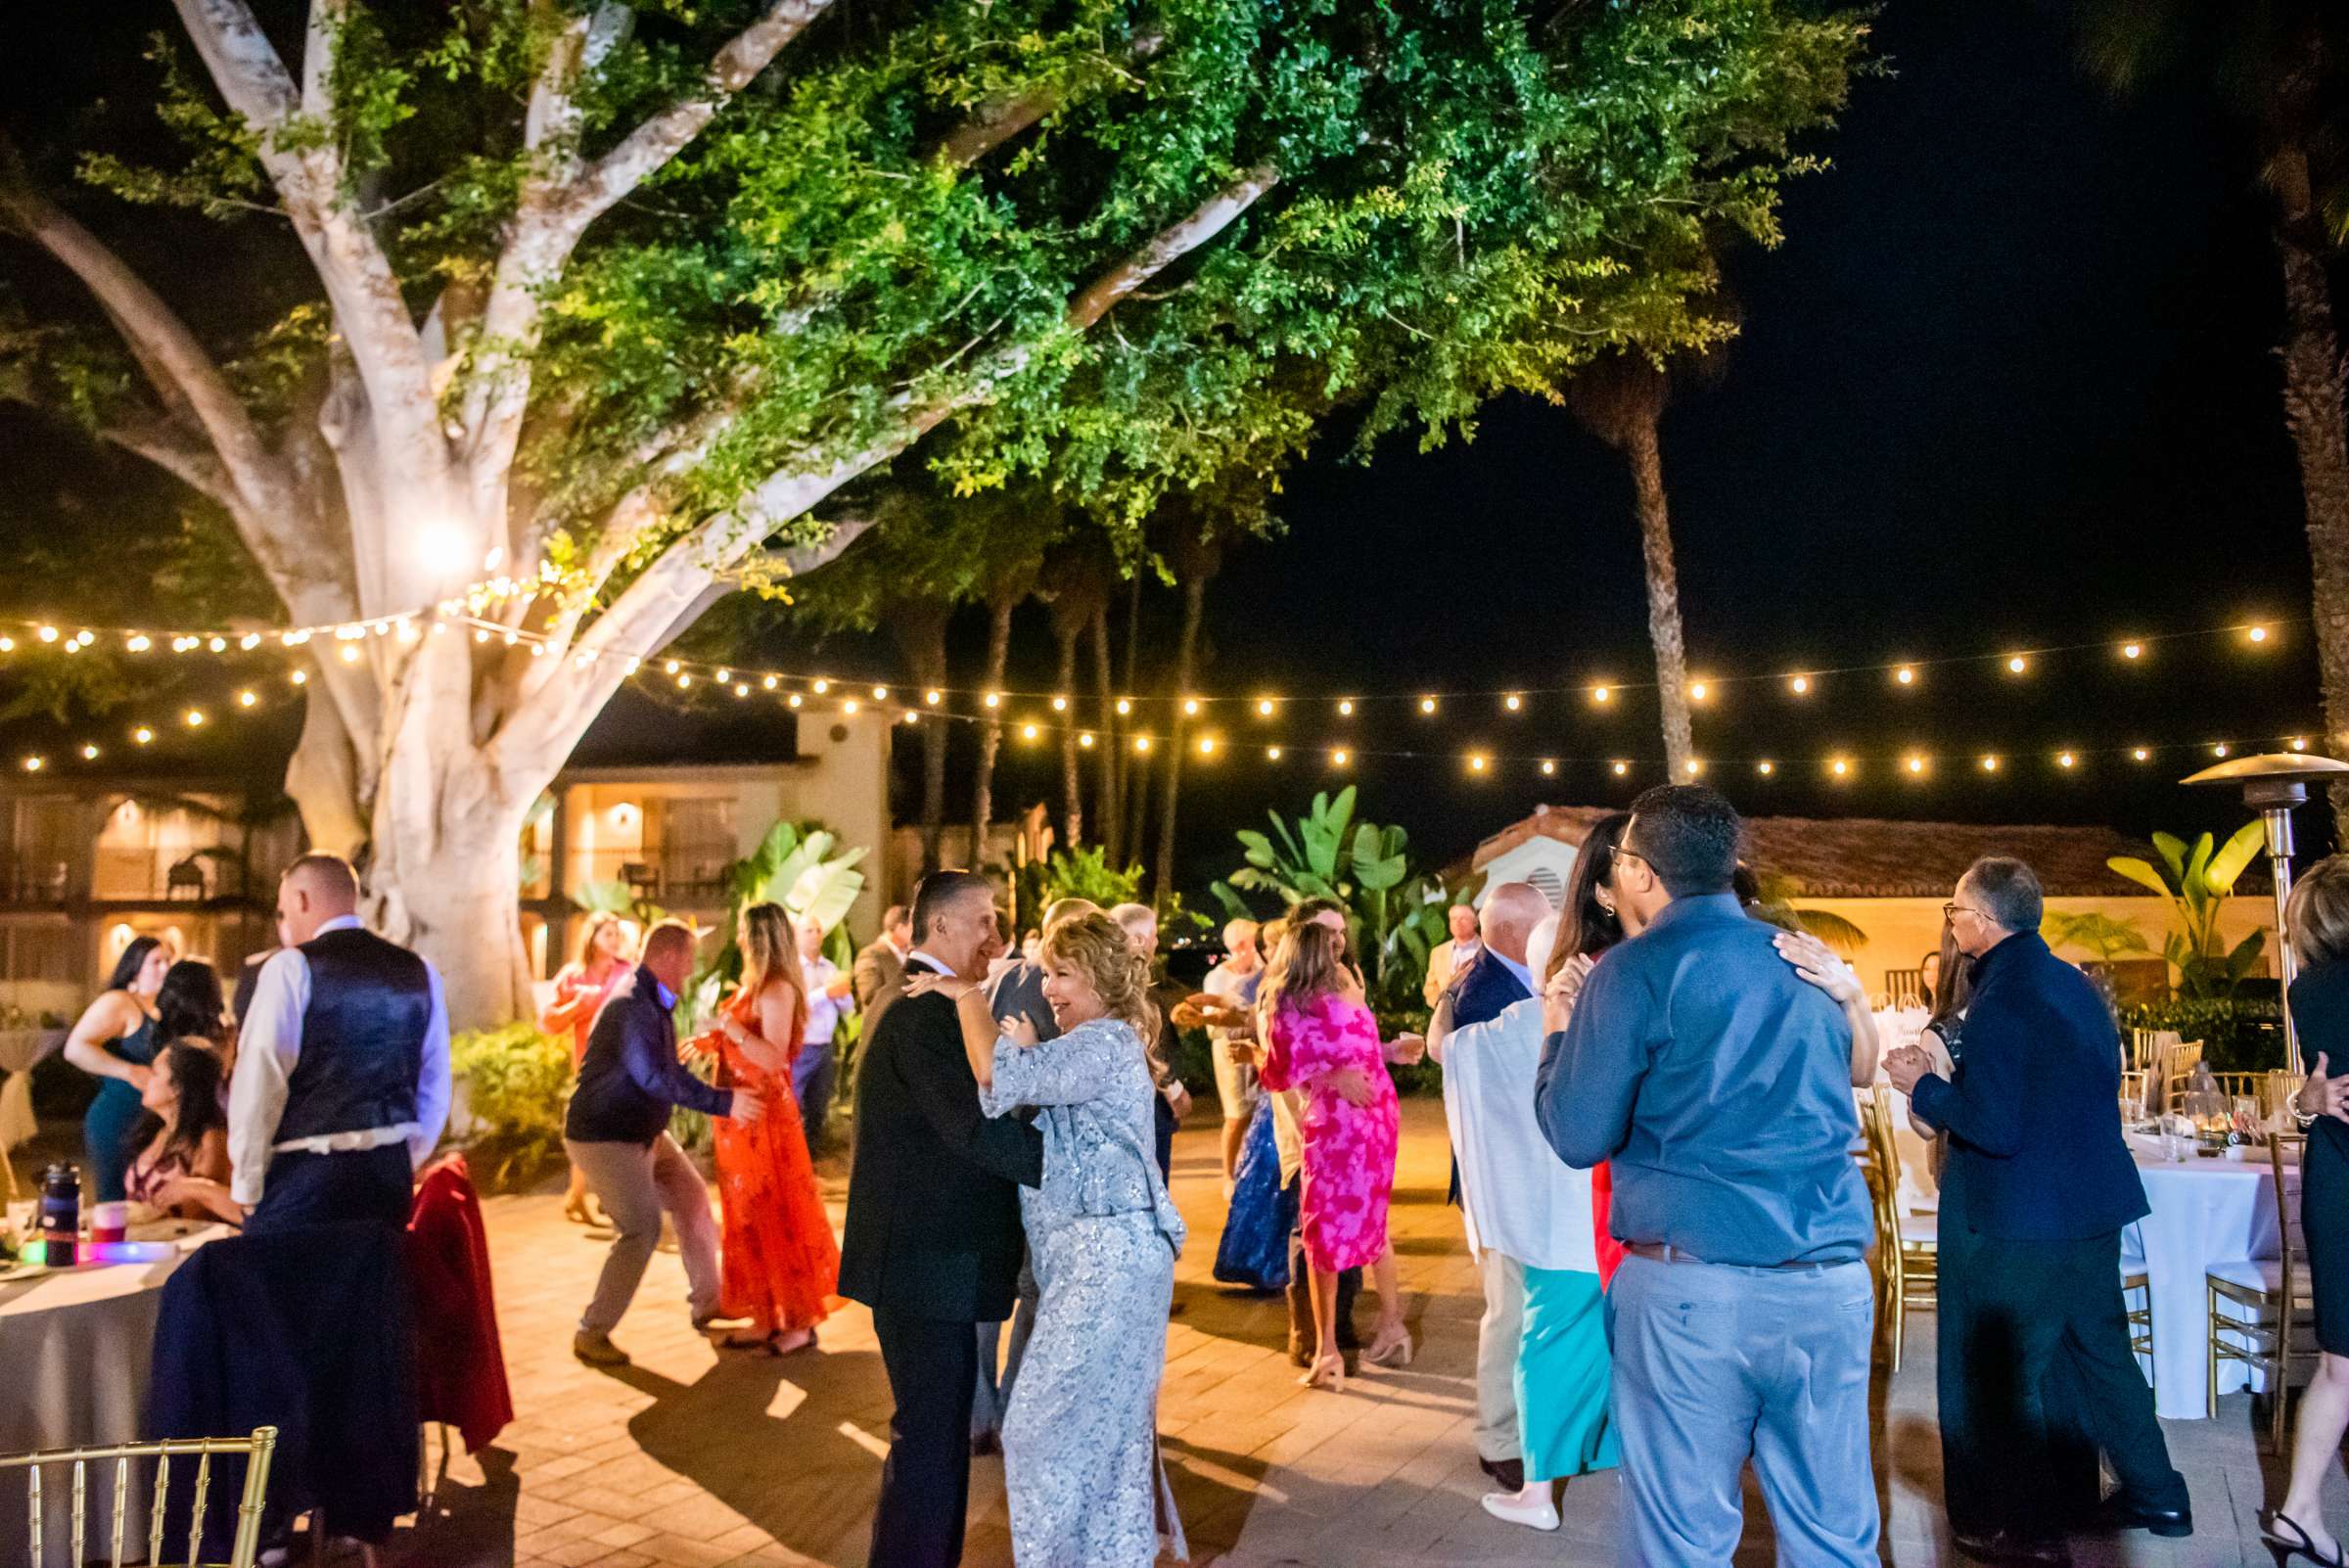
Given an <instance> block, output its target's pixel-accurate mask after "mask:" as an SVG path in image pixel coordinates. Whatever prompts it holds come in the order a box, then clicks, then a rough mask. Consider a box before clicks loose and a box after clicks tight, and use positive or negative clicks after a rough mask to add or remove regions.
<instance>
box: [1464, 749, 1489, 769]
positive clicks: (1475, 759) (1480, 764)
mask: <svg viewBox="0 0 2349 1568" xmlns="http://www.w3.org/2000/svg"><path fill="white" fill-rule="evenodd" d="M1484 770H1485V754H1484V753H1482V752H1470V753H1469V754H1468V771H1469V772H1471V773H1481V772H1483V771H1484Z"/></svg>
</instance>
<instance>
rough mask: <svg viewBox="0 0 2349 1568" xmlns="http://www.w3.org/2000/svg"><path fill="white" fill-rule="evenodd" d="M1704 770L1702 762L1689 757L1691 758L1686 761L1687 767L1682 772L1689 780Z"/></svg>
mask: <svg viewBox="0 0 2349 1568" xmlns="http://www.w3.org/2000/svg"><path fill="white" fill-rule="evenodd" d="M1704 770H1705V764H1704V763H1703V762H1702V761H1699V760H1697V759H1696V758H1693V757H1691V758H1689V759H1688V765H1687V767H1686V768H1685V769H1684V771H1685V772H1686V773H1687V774H1688V776H1689V777H1690V778H1694V777H1696V775H1697V774H1699V773H1701V772H1703V771H1704Z"/></svg>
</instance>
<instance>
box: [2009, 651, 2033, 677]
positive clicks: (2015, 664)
mask: <svg viewBox="0 0 2349 1568" xmlns="http://www.w3.org/2000/svg"><path fill="white" fill-rule="evenodd" d="M2030 668H2031V661H2030V660H2028V659H2025V658H2024V657H2023V656H2022V655H2021V654H2008V655H2007V656H2006V672H2007V673H2008V674H2010V675H2019V674H2021V673H2022V672H2023V671H2024V670H2026V669H2030Z"/></svg>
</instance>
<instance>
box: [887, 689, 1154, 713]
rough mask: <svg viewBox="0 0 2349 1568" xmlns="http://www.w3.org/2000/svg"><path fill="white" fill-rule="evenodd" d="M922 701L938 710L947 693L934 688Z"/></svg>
mask: <svg viewBox="0 0 2349 1568" xmlns="http://www.w3.org/2000/svg"><path fill="white" fill-rule="evenodd" d="M922 701H924V702H926V703H928V704H929V705H930V706H931V707H933V708H936V707H937V706H938V705H939V704H940V703H942V702H944V701H945V693H944V692H942V691H939V690H938V689H936V688H935V687H933V688H932V689H931V690H929V691H926V692H924V693H922ZM1118 711H1119V712H1120V713H1124V712H1125V710H1124V709H1123V708H1121V709H1119V710H1118Z"/></svg>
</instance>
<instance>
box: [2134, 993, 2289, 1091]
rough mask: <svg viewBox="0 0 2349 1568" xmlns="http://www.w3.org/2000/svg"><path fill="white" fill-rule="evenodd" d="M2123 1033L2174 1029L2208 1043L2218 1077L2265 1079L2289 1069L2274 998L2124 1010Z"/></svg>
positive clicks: (2206, 1053) (2189, 1001)
mask: <svg viewBox="0 0 2349 1568" xmlns="http://www.w3.org/2000/svg"><path fill="white" fill-rule="evenodd" d="M2120 1016H2121V1027H2122V1028H2123V1029H2171V1030H2176V1031H2177V1032H2178V1038H2180V1039H2198V1040H2200V1041H2202V1059H2203V1060H2204V1061H2206V1062H2208V1063H2209V1064H2210V1070H2211V1071H2212V1072H2214V1073H2263V1072H2267V1071H2270V1070H2271V1069H2275V1068H2280V1067H2281V1066H2283V1011H2282V1008H2281V1007H2280V1005H2279V1004H2278V1003H2277V1001H2276V1000H2275V998H2274V997H2266V996H2256V995H2243V996H2236V997H2234V998H2226V997H2178V998H2175V999H2173V1000H2170V1001H2163V1002H2151V1003H2147V1004H2145V1005H2142V1006H2138V1007H2124V1008H2122V1009H2121V1015H2120Z"/></svg>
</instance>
